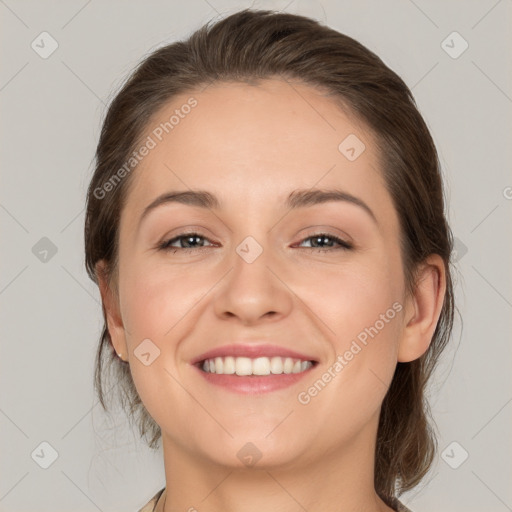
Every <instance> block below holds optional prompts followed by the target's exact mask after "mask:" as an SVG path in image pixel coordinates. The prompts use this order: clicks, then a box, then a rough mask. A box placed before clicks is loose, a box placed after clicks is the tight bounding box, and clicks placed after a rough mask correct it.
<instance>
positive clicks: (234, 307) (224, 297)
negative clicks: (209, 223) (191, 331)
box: [214, 247, 293, 326]
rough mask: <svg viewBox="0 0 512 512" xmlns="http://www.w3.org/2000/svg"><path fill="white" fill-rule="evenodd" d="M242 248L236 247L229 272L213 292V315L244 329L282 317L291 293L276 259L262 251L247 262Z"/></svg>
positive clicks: (287, 312)
mask: <svg viewBox="0 0 512 512" xmlns="http://www.w3.org/2000/svg"><path fill="white" fill-rule="evenodd" d="M243 248H244V247H239V248H238V249H239V251H238V252H237V253H236V254H235V255H234V257H233V259H232V268H231V270H230V272H228V274H227V275H226V277H225V279H223V280H222V282H221V283H220V286H219V287H218V289H217V293H216V295H215V299H214V300H215V306H214V309H215V313H216V315H217V316H218V317H222V318H223V319H224V320H225V319H232V320H235V319H236V320H237V321H238V322H240V323H241V324H243V325H246V326H249V325H254V324H256V323H258V322H261V321H269V320H272V321H278V320H279V319H282V318H284V317H286V316H287V315H288V314H289V313H290V311H291V309H292V305H293V292H292V291H291V290H290V288H289V287H288V286H287V284H286V276H285V275H284V274H285V272H284V271H283V270H282V267H281V266H280V265H279V262H278V261H277V258H274V257H272V256H271V250H270V249H266V248H264V250H263V251H262V252H261V254H259V255H258V256H257V257H256V258H255V259H254V260H253V261H251V260H252V258H251V257H246V254H248V253H244V252H243ZM250 250H254V247H252V248H250Z"/></svg>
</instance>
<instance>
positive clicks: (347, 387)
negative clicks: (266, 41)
mask: <svg viewBox="0 0 512 512" xmlns="http://www.w3.org/2000/svg"><path fill="white" fill-rule="evenodd" d="M190 96H194V98H196V99H197V101H198V105H197V106H196V107H195V108H194V109H193V110H192V111H191V112H190V113H189V114H188V115H187V116H186V117H185V118H184V119H182V120H180V124H179V125H178V126H176V127H175V128H174V129H173V131H172V132H170V133H169V134H168V135H166V137H165V138H164V140H163V141H162V142H160V143H159V144H158V145H157V147H155V148H154V149H152V150H151V152H150V153H149V155H148V156H146V157H145V158H144V159H143V160H142V162H141V163H140V164H139V166H138V167H137V168H136V170H135V171H134V175H133V176H132V178H133V179H134V181H133V182H132V183H131V187H130V189H129V193H128V195H127V201H126V204H125V207H124V209H123V211H122V214H121V222H120V246H119V257H120V266H119V281H118V286H119V292H118V294H116V292H115V291H113V290H112V289H111V288H109V287H108V285H107V283H106V281H105V280H104V279H103V278H102V277H101V273H100V272H99V270H100V269H101V267H102V266H103V264H104V262H100V263H99V264H98V274H99V278H100V290H101V295H102V299H103V303H104V305H105V308H106V312H107V320H108V328H109V332H110V335H111V337H112V343H113V345H114V348H115V350H116V351H117V352H118V353H120V354H121V355H122V357H123V358H124V359H127V360H128V361H129V364H130V368H131V372H132V376H133V379H134V381H135V385H136V387H137V390H138V392H139V394H140V396H141V398H142V400H143V403H144V405H145V406H146V408H147V410H148V411H149V413H150V414H151V416H152V417H153V418H154V419H155V421H156V422H157V423H158V424H159V425H160V427H161V429H162V442H163V452H164V463H165V473H166V493H164V496H163V497H162V498H161V499H160V501H159V503H158V510H159V511H162V510H165V512H170V511H171V510H172V511H176V510H194V509H192V508H191V507H194V508H195V509H197V510H200V511H201V512H203V511H204V512H209V511H214V510H215V511H218V510H223V511H226V512H230V511H233V512H235V511H236V512H256V511H258V512H259V511H261V510H279V511H283V512H296V511H299V510H300V511H301V510H304V509H305V510H308V511H311V512H312V511H320V510H322V511H333V512H334V511H336V512H339V511H344V512H348V511H353V512H355V511H363V510H364V511H375V512H376V511H391V510H392V509H391V508H389V507H387V506H386V505H385V504H384V503H383V502H382V500H381V499H380V498H378V496H377V495H376V493H375V489H374V485H373V478H374V475H373V465H374V449H375V440H376V433H377V425H378V418H379V412H380V407H381V404H382V400H383V399H384V396H385V394H386V391H387V389H388V386H389V384H390V382H391V379H392V376H393V372H394V370H395V367H396V364H397V361H412V360H414V359H417V358H418V357H420V356H421V355H422V354H423V353H424V352H425V351H426V350H427V348H428V346H429V344H430V342H431V339H432V335H433V333H434V330H435V327H436V324H437V321H438V318H439V314H440V311H441V307H442V303H443V297H444V293H445V286H446V285H445V273H444V265H443V262H442V259H441V258H440V257H439V256H437V255H431V256H430V257H429V258H428V259H427V260H426V261H425V265H424V266H423V267H422V270H421V272H420V279H419V282H418V283H419V284H418V286H417V288H416V291H415V294H414V295H413V296H410V297H407V296H406V293H405V282H404V273H403V268H402V258H401V254H400V251H399V244H398V240H399V238H398V237H399V222H398V217H397V214H396V211H395V209H394V207H393V204H392V201H391V197H390V195H389V194H388V192H387V190H386V188H385V186H384V182H383V178H382V175H381V173H380V170H379V159H378V155H377V153H376V150H375V148H376V145H375V142H374V139H373V138H372V135H371V133H370V132H369V131H368V130H366V129H365V127H364V126H363V125H362V124H360V123H358V122H357V120H356V119H355V118H354V117H352V116H348V115H347V114H345V113H343V112H342V111H341V110H340V109H339V108H336V107H335V105H334V103H333V101H332V99H329V98H328V97H326V96H323V95H322V94H321V93H320V92H319V91H318V90H316V89H314V88H312V87H310V86H306V85H301V84H293V87H292V84H290V83H287V82H285V81H282V80H278V79H275V80H274V79H271V80H270V79H269V80H265V81H262V82H260V83H259V84H258V85H246V84H235V83H223V84H219V83H217V84H214V85H210V86H209V87H207V88H206V89H205V90H203V91H194V92H193V93H192V92H189V93H187V94H183V95H181V96H177V97H175V98H174V99H173V100H172V102H170V103H169V104H168V105H166V106H165V107H164V108H163V109H162V110H161V111H159V112H158V113H157V114H156V115H155V116H154V118H153V119H152V120H151V122H150V123H148V131H147V134H150V133H151V130H152V129H154V127H155V126H157V125H158V124H159V123H160V122H163V121H165V120H168V119H169V117H170V115H171V114H172V113H173V111H174V110H175V109H176V108H180V106H181V105H183V104H184V103H185V102H186V101H187V99H188V98H189V97H190ZM352 133H354V134H356V135H357V137H358V138H359V139H361V140H362V141H363V142H364V143H365V145H366V150H365V151H364V152H363V153H362V154H361V155H360V156H359V157H358V158H357V159H356V160H354V161H349V160H348V159H347V158H346V157H345V156H344V155H343V154H342V153H341V152H340V151H339V150H338V145H339V144H340V142H341V141H342V140H343V139H344V138H345V137H347V136H348V135H349V134H352ZM333 186H336V187H338V188H342V189H343V190H345V191H347V192H349V193H350V194H352V195H354V196H357V197H358V198H360V199H362V200H363V201H364V202H365V203H366V204H367V205H368V206H369V207H370V208H371V210H372V211H373V212H374V214H375V217H376V219H377V223H376V222H374V221H373V220H372V218H371V217H370V215H368V214H367V213H366V212H365V211H364V210H363V209H362V208H360V207H358V206H356V205H354V204H351V203H348V202H329V203H324V204H319V205H314V206H311V207H307V208H302V209H300V210H296V211H287V210H286V209H285V208H284V200H285V198H286V196H287V195H288V194H289V192H291V191H292V190H294V189H297V188H307V189H309V188H312V187H315V188H329V187H333ZM188 189H204V190H208V191H210V192H211V193H213V194H215V195H216V196H218V198H219V200H220V201H221V202H222V208H221V209H219V210H211V209H202V208H199V207H195V206H190V205H183V204H177V203H173V204H166V205H165V206H160V207H158V208H156V209H155V210H153V211H152V212H151V213H150V214H149V215H148V216H147V217H146V218H145V219H144V221H143V223H142V224H141V225H140V226H139V225H138V223H139V218H140V216H141V213H142V211H143V209H144V208H145V207H146V206H147V205H148V204H149V203H151V202H152V201H153V200H154V199H155V198H156V197H157V196H158V195H160V194H162V193H163V192H168V191H171V190H180V191H182V190H188ZM189 228H190V229H189ZM192 228H193V229H192ZM189 230H191V231H199V234H200V235H201V236H204V237H206V238H205V239H203V238H199V239H197V241H196V244H195V246H194V245H192V247H201V246H205V249H203V250H202V251H200V250H194V251H189V252H185V251H183V249H181V252H178V251H180V249H179V247H186V245H184V244H185V242H186V239H185V240H183V239H181V240H178V241H176V242H174V244H173V245H174V247H175V248H178V249H177V251H176V252H175V253H173V252H165V251H161V250H157V249H156V246H157V244H158V243H159V242H162V241H165V240H168V239H171V238H173V237H176V236H178V235H179V234H181V233H184V232H187V231H189ZM325 231H327V232H328V233H329V234H332V235H334V236H338V237H340V238H342V239H344V240H352V241H353V243H354V246H355V247H354V249H352V250H344V249H336V248H334V249H331V250H330V251H326V252H319V251H317V250H314V247H315V246H314V245H313V242H314V241H313V242H312V241H311V239H310V238H308V237H311V236H312V235H315V234H316V233H322V232H325ZM247 236H252V237H253V238H254V239H255V240H256V241H257V242H258V243H259V245H260V246H261V247H262V248H263V252H262V254H261V255H260V256H259V257H258V258H257V259H256V260H255V261H254V262H252V263H250V264H249V263H247V262H246V261H245V260H244V259H242V258H241V257H240V256H239V255H238V253H237V252H236V248H237V246H238V245H239V244H240V242H242V240H244V239H245V237H247ZM330 246H333V247H338V246H337V245H336V243H335V242H333V241H331V240H330V239H327V241H326V243H325V244H324V247H323V248H324V249H325V248H329V247H330ZM320 248H322V246H321V245H320ZM394 302H399V303H400V304H401V305H402V306H403V309H402V311H400V312H399V313H397V314H396V316H395V317H394V319H393V320H391V321H389V322H388V323H386V325H385V327H384V328H383V329H381V330H380V331H379V333H378V335H377V336H375V337H374V338H373V339H370V341H369V342H368V344H367V346H365V347H364V348H363V349H362V350H361V351H360V352H359V353H358V354H357V355H356V356H354V358H353V359H352V360H351V361H350V362H349V364H348V365H347V366H345V367H344V368H343V370H342V371H341V372H339V373H338V374H337V375H336V377H335V378H333V379H332V380H331V381H330V382H329V383H328V385H326V386H325V388H324V389H323V390H322V391H321V392H320V393H318V395H317V396H315V397H314V398H312V399H311V401H310V402H309V403H308V404H307V405H303V404H301V403H299V401H298V400H297V395H298V393H299V392H301V391H304V390H307V389H308V388H309V387H310V386H311V385H313V383H314V382H315V381H317V380H318V379H319V378H321V376H322V374H323V373H324V372H326V371H327V369H328V368H329V367H332V365H333V363H334V362H335V360H336V357H337V355H338V354H344V353H345V351H346V350H348V349H349V348H350V344H351V342H352V340H354V339H355V338H356V336H357V335H358V334H359V333H360V332H361V331H363V330H364V328H365V327H368V326H372V325H374V324H375V322H376V320H378V319H379V315H381V314H383V313H385V312H386V311H387V310H388V309H389V308H391V307H392V304H393V303H394ZM146 338H149V339H150V340H151V341H152V342H153V343H154V344H155V345H156V346H157V347H158V348H159V350H160V355H159V357H157V358H156V359H155V360H154V361H153V362H152V363H151V364H150V365H149V366H145V365H144V364H142V363H141V362H140V361H139V359H138V358H137V357H136V356H135V355H134V350H135V349H136V348H137V346H138V345H139V344H140V343H141V341H142V340H144V339H146ZM237 340H238V341H241V340H243V341H246V342H248V343H256V344H258V343H261V342H268V343H275V344H278V345H281V346H284V347H288V348H291V349H295V350H297V351H299V352H304V353H306V354H311V355H313V356H314V357H315V359H316V360H318V361H319V364H318V365H317V366H316V367H315V368H313V370H312V371H311V372H310V374H309V375H308V376H307V377H305V378H303V379H302V380H301V381H300V382H299V383H297V384H295V385H293V386H291V387H288V388H285V389H283V390H279V391H274V392H271V393H266V394H262V395H259V396H258V395H240V394H236V393H233V392H231V391H229V390H226V389H224V388H221V387H218V386H213V385H211V384H209V383H207V382H206V380H205V379H204V378H203V377H202V376H201V375H199V374H198V373H197V370H196V369H194V368H193V367H192V366H191V364H190V361H191V359H192V358H194V357H196V356H198V355H200V354H202V353H203V352H205V351H206V350H209V349H211V348H214V347H218V346H221V345H224V344H228V343H234V342H236V341H237ZM247 442H251V443H253V444H254V445H255V446H256V447H257V449H258V450H259V452H260V453H261V454H262V457H261V459H260V460H259V461H258V462H257V464H256V465H255V466H253V467H247V466H245V465H244V464H243V463H242V462H241V461H240V460H239V458H238V457H237V452H238V451H239V450H240V449H241V448H242V447H243V446H244V445H245V444H246V443H247ZM164 501H165V509H164Z"/></svg>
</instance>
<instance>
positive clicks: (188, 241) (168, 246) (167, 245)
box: [158, 233, 209, 252]
mask: <svg viewBox="0 0 512 512" xmlns="http://www.w3.org/2000/svg"><path fill="white" fill-rule="evenodd" d="M198 239H200V240H201V239H202V240H208V239H207V238H206V237H204V236H202V235H200V234H199V233H181V234H180V235H178V236H176V237H174V238H171V239H169V240H165V241H164V242H162V243H161V244H159V245H158V249H160V250H161V251H173V252H176V251H178V250H181V251H194V250H198V249H199V250H201V249H203V248H204V246H203V245H197V240H198ZM182 240H184V242H181V241H182ZM208 241H209V240H208ZM176 242H178V243H180V245H183V243H184V244H185V247H176V246H175V245H174V244H175V243H176ZM189 245H190V246H191V247H187V246H189Z"/></svg>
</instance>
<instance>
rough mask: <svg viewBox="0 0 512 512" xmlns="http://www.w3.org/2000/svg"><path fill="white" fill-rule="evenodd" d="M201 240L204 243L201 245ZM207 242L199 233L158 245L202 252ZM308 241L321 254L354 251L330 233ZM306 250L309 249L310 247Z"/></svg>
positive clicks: (178, 249) (181, 236)
mask: <svg viewBox="0 0 512 512" xmlns="http://www.w3.org/2000/svg"><path fill="white" fill-rule="evenodd" d="M201 240H202V241H203V243H201ZM205 240H206V241H208V242H211V240H209V239H208V238H206V237H204V236H202V235H200V234H199V233H195V232H191V233H181V234H180V235H178V236H175V237H174V238H171V239H169V240H165V241H163V242H162V243H161V244H159V245H158V249H159V250H161V251H172V252H177V251H194V250H202V249H205V248H206V247H208V246H205V245H204V241H205ZM329 240H330V242H329ZM307 241H311V247H309V248H310V249H312V250H314V251H319V252H328V251H335V250H339V249H343V250H350V249H353V245H352V244H351V243H349V242H346V241H345V240H342V239H341V238H339V237H337V236H334V235H331V234H329V233H316V234H314V235H311V236H309V237H307V238H305V239H304V240H302V242H301V244H302V243H304V242H307ZM176 243H178V246H176ZM304 248H306V249H308V247H304Z"/></svg>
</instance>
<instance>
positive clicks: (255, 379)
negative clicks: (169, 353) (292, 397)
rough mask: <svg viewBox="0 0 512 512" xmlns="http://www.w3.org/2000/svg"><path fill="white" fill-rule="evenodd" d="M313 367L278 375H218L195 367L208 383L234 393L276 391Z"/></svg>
mask: <svg viewBox="0 0 512 512" xmlns="http://www.w3.org/2000/svg"><path fill="white" fill-rule="evenodd" d="M314 367H315V365H313V366H312V367H311V368H308V369H307V370H305V371H303V372H299V373H281V374H279V375H272V374H270V375H261V376H260V375H247V376H238V375H220V374H217V373H209V372H205V371H203V370H201V369H200V368H198V367H197V366H196V367H195V368H196V369H197V371H198V372H199V373H200V374H201V375H202V376H203V377H204V378H205V379H206V380H207V381H208V382H209V383H210V384H215V385H216V386H222V387H224V388H226V389H228V390H229V391H233V392H235V393H242V394H249V395H255V394H260V393H269V392H271V391H277V390H279V389H284V388H287V387H290V386H293V384H296V383H297V382H299V380H301V379H302V378H304V377H305V376H306V375H309V373H310V371H311V370H312V369H313V368H314Z"/></svg>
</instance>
